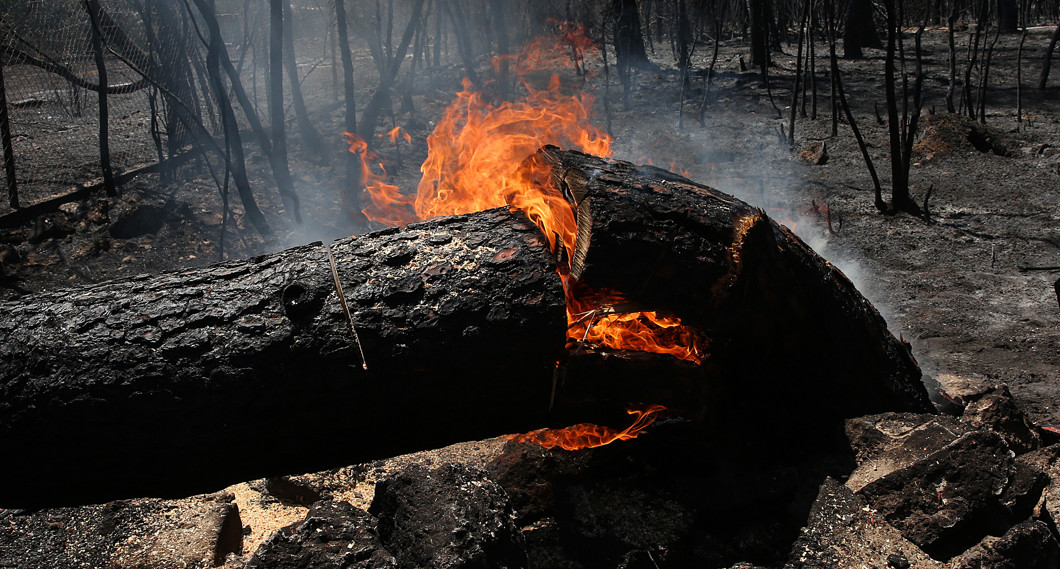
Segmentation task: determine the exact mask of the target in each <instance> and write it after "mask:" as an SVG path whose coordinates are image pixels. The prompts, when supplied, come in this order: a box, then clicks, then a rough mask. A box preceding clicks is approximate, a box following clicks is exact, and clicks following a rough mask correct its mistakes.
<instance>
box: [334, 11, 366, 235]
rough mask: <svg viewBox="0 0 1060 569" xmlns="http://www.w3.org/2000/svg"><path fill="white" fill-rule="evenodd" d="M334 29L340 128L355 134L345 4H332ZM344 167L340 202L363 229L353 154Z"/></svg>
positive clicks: (358, 164) (346, 157) (358, 173)
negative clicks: (339, 72)
mask: <svg viewBox="0 0 1060 569" xmlns="http://www.w3.org/2000/svg"><path fill="white" fill-rule="evenodd" d="M335 27H336V30H337V31H338V36H339V46H338V47H339V53H340V54H341V57H342V86H343V102H344V103H345V104H346V116H345V117H344V122H343V125H344V127H345V129H346V132H348V133H351V134H352V133H356V132H357V94H356V91H355V90H354V80H353V55H352V54H351V53H350V37H349V25H348V22H347V21H346V1H345V0H335ZM343 162H344V163H345V165H346V186H345V187H344V188H343V192H342V195H343V202H344V203H345V204H346V210H347V213H348V214H349V216H350V218H351V220H352V221H353V222H354V223H355V224H356V225H357V226H358V227H365V226H366V225H367V224H368V220H367V219H365V217H364V214H363V213H361V209H362V207H361V196H360V187H361V185H362V182H361V161H360V160H359V159H358V158H357V156H355V155H354V154H353V153H352V152H346V153H345V154H344V156H343Z"/></svg>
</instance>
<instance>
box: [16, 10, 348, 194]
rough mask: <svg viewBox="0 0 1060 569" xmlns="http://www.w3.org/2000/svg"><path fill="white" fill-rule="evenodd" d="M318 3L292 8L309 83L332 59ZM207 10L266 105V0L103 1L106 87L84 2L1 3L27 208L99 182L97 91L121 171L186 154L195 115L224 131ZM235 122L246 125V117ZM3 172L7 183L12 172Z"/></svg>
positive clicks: (248, 87) (214, 131) (212, 129)
mask: <svg viewBox="0 0 1060 569" xmlns="http://www.w3.org/2000/svg"><path fill="white" fill-rule="evenodd" d="M95 1H96V0H93V2H95ZM321 1H322V2H323V3H321V2H318V1H317V0H295V1H293V2H291V3H290V13H289V16H290V18H289V20H290V22H289V24H288V25H289V26H290V27H289V31H290V32H292V33H297V32H298V31H299V30H304V33H302V34H300V35H299V36H298V38H297V43H295V44H293V48H294V49H295V50H296V52H298V53H303V52H304V53H305V54H306V55H307V56H309V57H308V58H301V59H300V62H299V65H298V69H299V71H300V72H301V78H302V80H305V76H306V74H308V73H312V72H314V71H315V69H316V67H320V64H321V62H323V61H324V60H325V58H327V59H331V58H333V57H334V52H333V49H332V52H331V53H330V54H329V53H327V48H328V45H327V41H328V39H329V38H330V35H331V31H330V30H331V28H332V19H331V18H330V17H329V15H330V13H331V12H330V10H328V9H327V6H328V3H327V2H326V1H323V0H321ZM200 4H201V5H202V6H208V7H209V8H210V9H211V11H212V12H213V15H214V16H215V18H216V23H217V24H218V26H219V28H218V29H219V30H220V33H221V36H222V37H223V39H224V43H225V45H226V47H227V51H228V53H229V55H230V57H231V60H232V63H233V65H234V66H235V68H236V70H237V76H239V77H240V78H241V82H242V84H243V87H244V89H245V91H246V93H247V95H248V97H249V98H250V100H251V103H252V105H253V107H254V108H257V106H258V105H261V106H262V107H264V105H265V89H266V84H267V83H266V79H267V73H268V43H267V42H268V38H267V37H266V35H267V34H266V32H265V30H268V17H269V14H268V3H267V2H257V1H247V0H227V1H226V0H208V1H206V2H200V1H198V0H196V1H194V2H193V1H191V0H189V1H186V2H179V1H178V2H173V1H168V0H98V5H99V10H100V13H101V14H102V16H101V20H100V22H99V24H98V28H96V32H98V33H99V34H100V35H101V39H102V42H103V45H104V57H103V60H104V65H105V73H106V78H107V81H106V85H103V86H101V85H100V81H99V77H100V75H99V68H98V66H97V63H96V61H95V58H94V52H93V47H92V37H93V33H94V28H93V24H92V19H91V18H90V17H89V12H88V9H87V6H88V5H89V3H88V2H86V1H85V0H7V1H6V2H0V31H2V32H3V34H2V36H0V59H2V62H3V66H2V69H3V79H4V83H3V85H4V88H5V89H4V90H5V95H6V100H7V109H8V119H9V125H10V141H11V142H10V144H11V147H12V150H13V160H14V172H15V182H16V184H17V188H18V194H19V196H20V198H21V199H20V202H21V204H22V205H26V204H31V203H34V202H39V201H41V200H43V199H46V198H48V197H50V196H53V195H55V194H62V193H64V192H68V191H69V190H70V189H71V188H72V187H74V186H77V185H85V184H92V183H98V182H99V181H100V179H101V176H102V170H101V154H100V142H101V140H100V133H101V131H100V97H99V91H100V89H101V88H102V89H105V90H106V99H107V101H106V104H107V109H108V111H109V113H108V115H109V119H108V121H107V124H108V130H109V136H108V140H109V146H110V152H109V157H110V161H111V165H112V167H113V169H114V171H115V172H116V173H118V174H120V173H121V172H125V171H130V170H134V169H136V168H138V167H141V166H144V165H148V164H152V163H157V162H159V161H160V160H163V159H164V158H166V157H168V156H171V155H173V154H176V153H178V152H180V151H181V150H182V149H183V148H185V147H186V145H187V144H188V143H189V137H188V131H189V129H191V130H194V128H195V125H192V124H189V120H191V121H192V122H200V123H201V125H202V126H203V127H205V130H206V132H208V133H209V135H211V136H220V135H221V133H222V131H223V124H222V123H221V121H220V120H219V118H218V117H219V115H218V109H217V101H216V96H215V93H212V92H211V87H212V84H211V79H210V77H209V75H208V70H207V69H206V65H207V57H208V51H207V42H208V38H209V22H207V21H206V19H205V18H204V17H203V14H202V12H200V11H199V9H200V8H201V6H200ZM314 58H315V61H314ZM306 61H308V62H309V63H308V65H307V64H306V63H305V62H306ZM322 74H323V72H318V73H317V75H322ZM288 89H289V87H288ZM288 100H289V98H288ZM177 107H179V108H177ZM239 119H240V120H241V121H242V122H243V123H245V120H246V114H243V115H241V116H240V117H239ZM243 126H245V124H244V125H243ZM6 165H8V164H5V166H6ZM0 171H3V172H5V173H4V174H3V176H4V180H5V182H9V180H8V176H9V174H8V173H9V172H10V171H11V170H10V169H0ZM8 185H10V184H8ZM0 207H2V208H3V209H0V211H3V210H4V209H7V208H8V207H10V203H9V201H8V200H2V206H0Z"/></svg>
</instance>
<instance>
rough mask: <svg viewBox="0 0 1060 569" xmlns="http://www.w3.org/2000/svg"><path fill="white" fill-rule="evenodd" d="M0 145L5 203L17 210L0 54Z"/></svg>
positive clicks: (11, 147) (0, 54) (9, 126)
mask: <svg viewBox="0 0 1060 569" xmlns="http://www.w3.org/2000/svg"><path fill="white" fill-rule="evenodd" d="M0 144H3V147H4V177H5V178H6V180H7V203H8V205H9V206H11V208H12V209H18V180H17V179H16V178H15V148H14V147H13V146H12V145H11V123H10V121H9V120H8V117H7V89H6V88H5V87H4V58H3V54H2V53H0Z"/></svg>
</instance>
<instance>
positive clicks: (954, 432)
mask: <svg viewBox="0 0 1060 569" xmlns="http://www.w3.org/2000/svg"><path fill="white" fill-rule="evenodd" d="M973 430H974V429H972V428H971V427H970V426H968V425H966V424H964V423H962V422H960V421H958V420H957V419H955V418H953V417H949V416H945V415H926V414H916V413H881V414H879V415H866V416H864V417H857V418H854V419H849V420H848V421H847V422H846V434H847V439H848V440H849V441H850V446H851V447H852V448H853V449H854V451H855V452H856V453H857V463H858V467H857V468H856V469H855V470H854V472H852V473H851V474H850V478H849V479H848V480H847V486H848V487H849V488H851V489H852V490H855V491H857V490H860V489H861V488H862V487H864V486H865V485H866V484H869V483H871V482H873V481H875V480H877V479H879V478H881V477H883V476H886V475H887V474H890V473H891V472H894V471H896V470H900V469H902V468H906V467H908V466H910V465H912V464H913V463H915V462H917V461H919V460H921V459H923V458H924V457H926V456H927V455H929V454H931V453H933V452H936V451H939V450H941V449H942V448H944V447H945V446H946V445H948V444H950V443H952V442H953V441H954V440H956V439H957V437H959V436H961V435H963V434H966V433H969V432H972V431H973Z"/></svg>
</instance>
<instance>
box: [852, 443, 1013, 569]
mask: <svg viewBox="0 0 1060 569" xmlns="http://www.w3.org/2000/svg"><path fill="white" fill-rule="evenodd" d="M1013 474H1014V466H1013V459H1012V451H1010V450H1009V447H1008V444H1006V443H1005V441H1004V439H1002V438H1001V436H999V435H998V434H996V433H993V432H990V431H975V432H972V433H968V434H965V435H962V436H961V437H960V438H958V439H957V440H956V441H954V442H953V443H952V444H950V445H948V446H946V447H945V448H943V449H941V450H939V451H936V452H934V453H931V454H929V455H927V456H926V457H924V458H923V459H921V460H919V461H917V462H915V463H913V464H911V465H909V466H907V467H905V468H902V469H900V470H896V471H894V472H892V473H890V474H888V475H886V476H884V477H882V478H880V479H879V480H876V481H874V482H872V483H870V484H868V485H867V486H865V487H864V488H862V489H861V490H860V491H859V492H858V494H859V495H860V496H861V497H862V499H864V500H865V501H866V502H868V504H869V505H870V506H871V507H872V508H874V509H876V510H878V511H879V512H880V514H881V515H883V516H885V517H886V518H887V521H888V522H890V523H891V524H893V525H894V526H895V527H897V528H898V529H899V530H900V531H901V532H902V534H903V535H904V536H905V537H906V538H908V539H909V540H910V541H912V542H913V543H915V544H917V545H918V546H920V547H921V548H922V549H923V550H924V551H926V552H927V553H929V554H930V555H931V556H932V557H935V558H936V559H949V558H950V557H953V556H954V555H956V554H958V553H961V552H962V551H964V550H965V549H967V548H968V547H970V546H972V545H974V544H975V543H977V542H978V541H979V540H980V539H982V538H983V537H984V536H985V535H987V534H988V533H991V532H996V531H999V530H1001V531H1004V529H1005V528H1006V527H1007V526H1008V525H1010V524H1011V523H1012V520H1011V518H1010V515H1009V513H1008V511H1007V510H1006V508H1005V507H1004V506H1003V505H1002V503H1001V501H1000V494H1001V493H1002V492H1003V491H1004V489H1005V488H1006V486H1007V485H1008V483H1009V480H1011V479H1012V477H1013Z"/></svg>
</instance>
